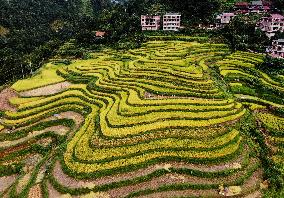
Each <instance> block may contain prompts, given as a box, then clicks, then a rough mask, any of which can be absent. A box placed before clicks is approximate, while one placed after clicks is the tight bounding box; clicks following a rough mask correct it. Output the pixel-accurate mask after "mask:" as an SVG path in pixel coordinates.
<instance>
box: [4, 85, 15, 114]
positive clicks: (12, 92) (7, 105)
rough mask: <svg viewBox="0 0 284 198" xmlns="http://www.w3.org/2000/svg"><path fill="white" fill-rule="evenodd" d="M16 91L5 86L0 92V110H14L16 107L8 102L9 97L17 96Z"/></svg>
mask: <svg viewBox="0 0 284 198" xmlns="http://www.w3.org/2000/svg"><path fill="white" fill-rule="evenodd" d="M17 96H18V93H17V92H16V91H15V90H13V89H11V88H6V89H3V90H2V91H1V92H0V111H16V110H17V109H16V107H14V106H13V105H11V104H10V102H9V99H10V98H14V97H17Z"/></svg>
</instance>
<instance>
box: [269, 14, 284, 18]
mask: <svg viewBox="0 0 284 198" xmlns="http://www.w3.org/2000/svg"><path fill="white" fill-rule="evenodd" d="M270 17H271V18H273V19H283V18H284V16H283V15H281V14H271V15H270Z"/></svg>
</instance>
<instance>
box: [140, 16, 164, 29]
mask: <svg viewBox="0 0 284 198" xmlns="http://www.w3.org/2000/svg"><path fill="white" fill-rule="evenodd" d="M160 24H161V16H152V15H142V16H141V26H142V30H159V29H160V26H161V25H160Z"/></svg>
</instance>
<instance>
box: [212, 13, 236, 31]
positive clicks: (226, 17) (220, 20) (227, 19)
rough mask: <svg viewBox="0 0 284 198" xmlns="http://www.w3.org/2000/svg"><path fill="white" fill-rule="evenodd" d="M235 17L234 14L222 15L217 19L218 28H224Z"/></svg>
mask: <svg viewBox="0 0 284 198" xmlns="http://www.w3.org/2000/svg"><path fill="white" fill-rule="evenodd" d="M234 17H235V14H234V13H222V14H219V15H218V16H217V17H216V27H217V28H223V27H224V26H225V25H227V24H229V23H230V21H231V20H232V19H233V18H234Z"/></svg>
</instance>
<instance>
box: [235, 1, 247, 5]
mask: <svg viewBox="0 0 284 198" xmlns="http://www.w3.org/2000/svg"><path fill="white" fill-rule="evenodd" d="M235 5H236V6H248V2H237V3H235Z"/></svg>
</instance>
